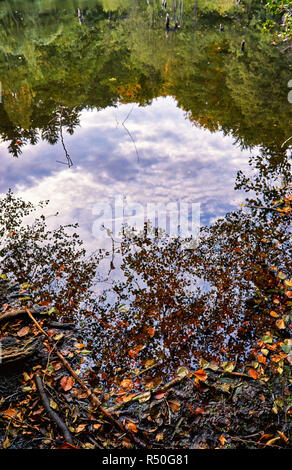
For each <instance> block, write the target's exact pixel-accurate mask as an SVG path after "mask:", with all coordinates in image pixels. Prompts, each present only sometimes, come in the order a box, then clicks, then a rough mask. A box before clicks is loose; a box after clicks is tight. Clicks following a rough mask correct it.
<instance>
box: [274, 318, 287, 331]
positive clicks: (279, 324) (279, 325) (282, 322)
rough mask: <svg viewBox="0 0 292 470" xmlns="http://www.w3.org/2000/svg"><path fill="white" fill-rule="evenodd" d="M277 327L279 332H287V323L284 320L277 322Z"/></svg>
mask: <svg viewBox="0 0 292 470" xmlns="http://www.w3.org/2000/svg"><path fill="white" fill-rule="evenodd" d="M276 325H277V327H278V328H279V330H285V328H286V325H285V322H284V320H283V319H282V318H281V319H280V320H277V321H276Z"/></svg>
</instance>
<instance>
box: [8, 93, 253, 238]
mask: <svg viewBox="0 0 292 470" xmlns="http://www.w3.org/2000/svg"><path fill="white" fill-rule="evenodd" d="M132 108H133V110H132V112H131V113H130V115H129V117H128V119H127V121H126V122H125V123H124V125H125V126H126V128H127V130H128V132H130V134H131V136H132V139H133V140H134V141H135V145H134V143H133V141H132V140H131V137H130V136H129V134H128V132H127V130H126V129H125V128H124V127H123V125H122V123H123V121H124V120H125V118H126V117H127V115H128V114H129V112H130V111H131V109H132ZM80 121H81V126H80V128H77V129H76V131H75V133H74V135H73V136H69V135H65V141H66V145H67V148H68V151H69V153H70V155H71V158H72V160H73V162H74V166H73V167H72V168H71V169H68V168H67V167H65V166H64V165H61V164H58V163H57V162H56V161H57V160H62V161H64V156H63V149H62V146H61V145H60V143H59V144H57V145H55V146H51V145H49V144H47V143H45V142H40V143H38V144H37V145H36V146H31V145H28V146H27V147H26V148H25V149H24V151H23V154H22V155H21V157H20V158H19V159H14V158H13V157H12V156H11V155H9V154H8V152H7V149H6V146H5V144H1V145H0V158H1V173H0V192H1V193H2V194H4V193H5V192H6V191H7V190H8V188H12V189H13V191H14V192H15V193H16V194H17V195H21V196H22V197H24V198H25V199H27V200H31V201H35V202H37V201H39V200H44V199H49V200H50V205H49V211H48V213H51V214H53V213H55V212H57V211H59V213H60V215H59V217H58V218H57V219H55V218H51V219H50V220H51V222H52V223H62V224H65V223H72V222H75V221H77V222H78V223H79V224H80V227H81V231H80V233H81V236H82V238H83V239H84V240H85V242H86V243H87V244H88V245H90V247H93V246H95V247H96V246H97V245H98V242H97V241H96V240H94V238H93V236H92V233H91V232H92V225H93V223H94V215H93V214H92V208H93V206H94V204H96V203H97V202H102V201H104V202H108V201H109V200H111V198H113V197H114V196H115V195H117V194H122V195H125V196H128V197H129V198H130V199H131V201H135V202H137V203H142V204H146V203H147V202H148V203H149V202H151V203H159V202H160V203H165V204H167V203H169V202H174V201H185V202H186V201H188V202H195V203H200V204H201V223H209V222H210V221H213V220H214V219H216V218H217V217H218V216H221V215H224V214H225V213H226V212H227V211H228V210H230V209H234V208H236V207H238V205H239V203H240V202H241V201H242V199H243V195H242V194H240V193H238V192H235V191H234V189H233V188H234V181H235V177H236V172H237V170H238V169H241V170H243V171H247V170H248V159H249V156H250V153H249V152H248V151H241V150H240V149H239V148H237V147H235V146H234V145H233V139H232V137H224V136H223V134H222V133H220V132H217V133H214V134H211V133H210V132H209V131H206V130H203V129H198V128H196V127H195V126H193V125H192V124H191V123H190V121H189V120H188V119H187V117H186V116H185V113H184V112H183V111H182V110H181V109H179V108H178V107H177V105H176V102H175V100H174V99H172V98H159V99H157V100H155V101H154V102H153V103H152V105H151V106H148V107H138V106H137V105H134V106H133V105H120V106H119V107H118V108H107V109H105V110H102V111H99V112H98V111H84V112H82V114H81V120H80ZM135 146H136V147H135ZM137 152H138V156H137Z"/></svg>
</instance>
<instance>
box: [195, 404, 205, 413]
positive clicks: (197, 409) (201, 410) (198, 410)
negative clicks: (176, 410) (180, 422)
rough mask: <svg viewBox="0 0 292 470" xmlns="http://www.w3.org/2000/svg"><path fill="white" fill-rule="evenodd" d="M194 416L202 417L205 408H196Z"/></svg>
mask: <svg viewBox="0 0 292 470" xmlns="http://www.w3.org/2000/svg"><path fill="white" fill-rule="evenodd" d="M193 413H194V414H195V415H203V414H204V413H205V408H202V407H200V406H197V408H196V409H195V411H193Z"/></svg>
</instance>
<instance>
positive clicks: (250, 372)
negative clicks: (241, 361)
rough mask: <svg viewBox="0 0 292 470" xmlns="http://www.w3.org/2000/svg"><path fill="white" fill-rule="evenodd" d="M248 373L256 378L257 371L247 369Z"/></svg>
mask: <svg viewBox="0 0 292 470" xmlns="http://www.w3.org/2000/svg"><path fill="white" fill-rule="evenodd" d="M248 373H249V375H250V376H251V377H252V378H253V379H257V378H258V373H257V371H256V370H255V369H249V371H248Z"/></svg>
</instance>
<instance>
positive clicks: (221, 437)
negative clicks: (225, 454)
mask: <svg viewBox="0 0 292 470" xmlns="http://www.w3.org/2000/svg"><path fill="white" fill-rule="evenodd" d="M219 441H220V442H221V444H222V445H223V446H224V445H225V442H226V439H225V437H224V436H223V434H221V436H220V437H219Z"/></svg>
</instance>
